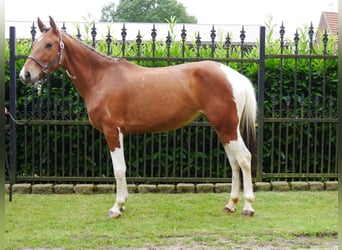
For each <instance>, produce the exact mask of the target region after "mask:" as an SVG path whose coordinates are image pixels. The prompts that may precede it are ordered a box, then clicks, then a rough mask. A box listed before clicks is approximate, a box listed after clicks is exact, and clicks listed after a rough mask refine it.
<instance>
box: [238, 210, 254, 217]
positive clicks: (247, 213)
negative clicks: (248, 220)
mask: <svg viewBox="0 0 342 250" xmlns="http://www.w3.org/2000/svg"><path fill="white" fill-rule="evenodd" d="M241 214H242V215H243V216H246V217H252V216H253V215H254V211H251V210H243V211H242V212H241Z"/></svg>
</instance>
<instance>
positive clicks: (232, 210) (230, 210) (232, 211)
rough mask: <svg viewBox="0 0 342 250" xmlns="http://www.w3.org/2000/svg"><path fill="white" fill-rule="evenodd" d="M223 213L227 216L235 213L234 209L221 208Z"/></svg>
mask: <svg viewBox="0 0 342 250" xmlns="http://www.w3.org/2000/svg"><path fill="white" fill-rule="evenodd" d="M223 212H225V213H227V214H231V213H235V212H236V208H231V207H228V206H225V207H224V208H223Z"/></svg>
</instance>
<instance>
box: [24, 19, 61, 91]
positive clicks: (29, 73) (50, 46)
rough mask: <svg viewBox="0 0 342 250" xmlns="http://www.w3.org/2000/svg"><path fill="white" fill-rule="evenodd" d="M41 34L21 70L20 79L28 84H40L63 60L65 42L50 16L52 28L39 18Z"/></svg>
mask: <svg viewBox="0 0 342 250" xmlns="http://www.w3.org/2000/svg"><path fill="white" fill-rule="evenodd" d="M38 27H39V30H40V31H41V32H42V34H41V36H40V37H39V38H38V39H37V40H35V41H34V43H33V46H32V53H31V55H30V56H28V58H27V60H26V62H25V64H24V66H23V68H22V69H21V71H20V75H19V78H20V80H21V81H22V82H23V83H24V84H25V85H28V86H31V85H35V84H38V82H39V81H40V80H42V79H43V78H46V76H47V75H48V74H49V73H51V72H53V71H55V70H57V69H58V67H59V66H60V64H61V61H62V51H63V49H64V43H63V40H62V32H61V31H59V30H58V28H57V26H56V24H55V21H54V20H53V19H52V17H50V28H48V27H46V26H45V25H44V24H43V22H42V21H41V20H40V19H39V18H38Z"/></svg>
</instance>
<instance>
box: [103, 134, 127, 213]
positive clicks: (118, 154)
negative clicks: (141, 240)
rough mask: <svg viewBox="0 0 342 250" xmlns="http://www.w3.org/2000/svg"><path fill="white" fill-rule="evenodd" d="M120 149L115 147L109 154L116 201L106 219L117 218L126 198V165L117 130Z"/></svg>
mask: <svg viewBox="0 0 342 250" xmlns="http://www.w3.org/2000/svg"><path fill="white" fill-rule="evenodd" d="M119 140H120V147H116V148H115V149H114V151H111V152H110V155H111V157H112V162H113V168H114V175H115V180H116V200H115V203H114V206H113V207H112V208H111V209H110V210H109V212H108V215H107V217H108V218H117V217H119V216H120V215H121V212H122V211H123V210H124V205H125V202H126V200H127V198H128V191H127V183H126V163H125V157H124V149H123V134H122V133H121V132H120V130H119Z"/></svg>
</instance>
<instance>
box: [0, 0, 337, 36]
mask: <svg viewBox="0 0 342 250" xmlns="http://www.w3.org/2000/svg"><path fill="white" fill-rule="evenodd" d="M110 2H114V3H116V4H117V3H118V2H119V0H95V1H93V0H89V1H85V0H57V1H48V0H31V1H28V0H27V1H25V0H5V21H30V22H33V21H36V20H37V17H40V18H41V19H42V20H43V21H47V20H48V16H49V15H50V16H52V17H53V18H54V19H55V21H65V22H82V21H84V17H88V14H91V18H92V19H93V20H99V19H100V17H101V8H102V7H103V6H104V5H106V4H108V3H110ZM178 2H181V3H183V4H184V6H185V7H186V10H187V12H188V13H189V14H191V15H193V16H195V17H196V18H197V20H198V23H199V24H244V25H248V24H254V25H264V23H265V22H266V21H267V20H268V19H269V16H270V15H271V16H273V23H274V24H277V25H279V26H280V24H281V22H284V26H285V27H287V28H288V29H291V30H292V29H293V30H294V29H296V28H298V27H302V26H303V24H310V23H311V22H312V23H313V25H314V27H317V26H318V22H319V19H320V16H321V13H322V11H336V12H337V8H338V0H234V1H233V0H209V1H203V0H201V1H199V0H178ZM88 20H89V19H88Z"/></svg>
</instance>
